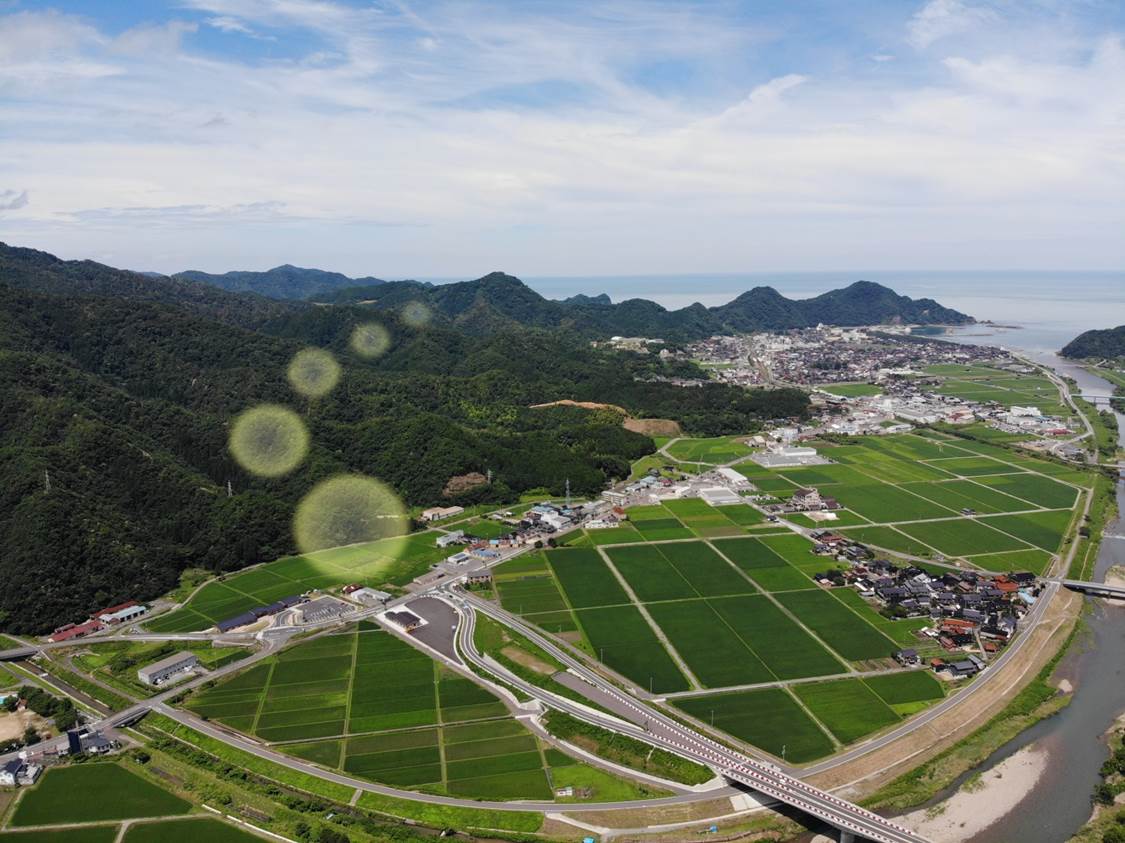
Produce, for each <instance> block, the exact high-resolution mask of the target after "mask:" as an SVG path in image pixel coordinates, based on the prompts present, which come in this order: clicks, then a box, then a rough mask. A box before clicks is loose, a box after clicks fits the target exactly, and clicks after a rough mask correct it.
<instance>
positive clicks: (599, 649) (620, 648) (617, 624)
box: [575, 605, 688, 693]
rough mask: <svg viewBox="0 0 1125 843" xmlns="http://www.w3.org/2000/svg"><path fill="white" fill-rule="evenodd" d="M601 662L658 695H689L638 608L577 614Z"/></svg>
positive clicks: (589, 610)
mask: <svg viewBox="0 0 1125 843" xmlns="http://www.w3.org/2000/svg"><path fill="white" fill-rule="evenodd" d="M575 614H576V615H577V616H578V623H579V625H580V626H581V627H582V630H583V632H584V633H585V634H586V640H587V641H589V642H590V646H591V647H592V648H593V651H594V652H595V653H597V654H598V660H599V661H600V662H602V663H603V664H605V665H607V666H609V667H610V668H611V669H613V670H615V671H617V672H618V673H620V674H621V675H622V676H625V677H627V678H629V679H631V680H633V681H634V682H636V683H637V685H638V686H639V687H642V688H648V687H649V686H650V682H651V687H652V690H653V691H654V692H656V693H662V692H670V691H685V690H687V688H688V682H687V680H686V679H685V678H684V676H683V674H682V673H680V669H679V668H678V667H676V663H675V662H674V661H673V660H672V657H671V656H669V655H668V652H667V651H666V650H665V649H664V645H663V644H661V643H660V640H659V639H658V638H657V637H656V633H655V632H653V630H652V627H650V626H649V625H648V622H647V621H646V620H645V619H644V617H643V616H642V615H641V613H640V611H639V610H638V609H637V607H636V606H632V605H630V606H611V607H609V608H603V609H580V610H578V611H576V612H575Z"/></svg>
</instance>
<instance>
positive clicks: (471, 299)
mask: <svg viewBox="0 0 1125 843" xmlns="http://www.w3.org/2000/svg"><path fill="white" fill-rule="evenodd" d="M321 299H322V300H323V301H328V302H335V303H338V304H339V303H363V304H364V305H366V306H370V307H375V308H379V309H398V308H401V307H403V306H405V305H406V304H407V303H409V302H413V301H421V302H423V303H424V304H426V305H427V306H428V307H430V308H431V309H432V310H433V311H434V313H435V314H437V316H438V317H439V318H441V319H442V320H443V321H444V322H445V323H447V324H450V325H453V326H455V327H457V328H458V329H459V330H463V331H467V332H469V333H474V334H486V333H490V332H493V331H496V330H503V329H504V328H506V327H511V326H512V325H514V324H515V325H524V326H534V327H539V328H551V329H566V330H571V331H577V332H579V333H581V334H582V335H583V336H588V337H608V336H613V335H625V336H649V337H663V338H666V339H671V340H693V339H699V338H701V337H707V336H711V335H713V334H722V333H738V332H747V331H763V330H786V329H789V328H807V327H812V326H815V325H817V324H820V323H824V324H828V325H883V324H900V323H908V324H918V325H928V324H943V325H958V324H964V323H968V322H972V321H974V320H973V319H972V317H970V316H966V315H965V314H963V313H959V312H958V311H956V310H952V309H950V308H947V307H943V306H942V305H940V304H938V303H937V302H935V301H933V300H932V299H917V300H915V299H911V298H909V297H907V296H900V295H898V294H897V293H895V292H894V291H893V290H890V289H888V288H887V287H884V286H882V285H880V284H874V283H872V282H870V281H857V282H855V283H854V284H851V285H849V286H848V287H845V288H844V289H842V290H833V291H831V292H828V293H824V294H823V295H819V296H815V297H813V298H811V299H787V298H785V297H784V296H783V295H781V294H780V293H779V292H777V291H776V290H774V289H773V288H772V287H755V288H754V289H752V290H748V291H747V292H745V293H743V294H742V295H740V296H738V298H736V299H734V300H733V301H731V302H728V303H727V304H724V305H719V306H718V307H704V306H703V305H701V304H693V305H690V306H688V307H685V308H683V309H681V310H672V311H669V310H666V309H665V308H663V307H661V306H660V305H658V304H656V303H655V302H651V301H648V300H647V299H628V300H626V301H623V302H621V303H619V304H613V303H612V302H610V301H609V299H608V297H607V296H605V295H604V294H603V295H601V296H597V297H589V296H573V297H571V298H569V299H567V300H565V301H551V300H549V299H546V298H544V297H543V296H541V295H539V294H538V293H536V292H535V291H534V290H532V289H531V288H530V287H528V286H527V285H526V284H524V283H523V282H522V281H520V280H519V279H518V278H515V277H513V276H511V275H505V274H504V273H501V272H494V273H492V274H490V275H486V276H484V277H483V278H478V279H477V280H476V281H463V282H459V283H455V284H439V285H420V284H418V283H417V282H408V281H403V282H392V283H386V284H381V285H378V286H375V287H357V288H352V289H344V290H340V291H338V292H336V293H335V294H333V295H331V296H324V297H321Z"/></svg>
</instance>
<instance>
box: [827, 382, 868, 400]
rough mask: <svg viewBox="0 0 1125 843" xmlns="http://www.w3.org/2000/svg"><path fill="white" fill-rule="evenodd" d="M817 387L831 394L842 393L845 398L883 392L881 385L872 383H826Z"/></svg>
mask: <svg viewBox="0 0 1125 843" xmlns="http://www.w3.org/2000/svg"><path fill="white" fill-rule="evenodd" d="M817 389H821V390H823V391H824V392H831V393H832V394H833V395H842V396H844V397H845V398H856V397H861V396H867V395H881V394H882V392H883V389H882V387H878V386H875V384H873V383H826V384H821V385H820V386H818V387H817Z"/></svg>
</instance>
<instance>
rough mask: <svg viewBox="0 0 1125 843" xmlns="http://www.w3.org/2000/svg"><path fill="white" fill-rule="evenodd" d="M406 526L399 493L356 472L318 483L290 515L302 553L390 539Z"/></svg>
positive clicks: (406, 519)
mask: <svg viewBox="0 0 1125 843" xmlns="http://www.w3.org/2000/svg"><path fill="white" fill-rule="evenodd" d="M409 529H410V521H409V519H408V518H407V517H406V508H405V507H404V506H403V503H402V501H401V500H399V498H398V495H396V494H395V493H394V491H392V490H391V489H390V488H389V487H388V486H386V485H385V484H383V483H380V482H379V481H378V480H375V479H373V478H371V477H364V476H362V475H358V474H344V475H340V476H337V477H332V478H329V479H328V480H325V481H323V482H321V483H318V484H317V485H316V486H315V487H314V488H313V490H312V491H311V492H309V493H308V494H307V495H305V497H304V499H303V500H302V501H301V503H300V504H298V506H297V514H296V515H295V516H294V518H293V535H294V537H295V538H296V540H297V547H298V548H300V550H301V552H302V553H314V552H315V551H318V550H324V549H326V548H330V547H341V546H343V545H350V544H359V543H361V542H372V541H378V540H379V539H392V538H396V537H398V536H403V535H405V534H406V533H407V532H408V531H409ZM392 544H394V543H392Z"/></svg>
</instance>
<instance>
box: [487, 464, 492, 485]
mask: <svg viewBox="0 0 1125 843" xmlns="http://www.w3.org/2000/svg"><path fill="white" fill-rule="evenodd" d="M487 476H488V485H489V486H491V485H492V469H491V468H490V469H488V472H487Z"/></svg>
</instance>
